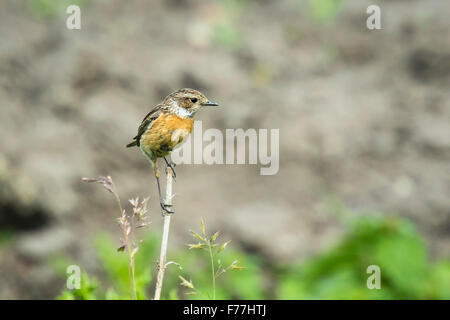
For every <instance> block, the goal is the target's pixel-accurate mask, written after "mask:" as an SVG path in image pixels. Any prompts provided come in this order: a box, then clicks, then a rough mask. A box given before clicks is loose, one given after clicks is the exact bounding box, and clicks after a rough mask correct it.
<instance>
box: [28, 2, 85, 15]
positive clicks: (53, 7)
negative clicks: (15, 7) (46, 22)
mask: <svg viewBox="0 0 450 320" xmlns="http://www.w3.org/2000/svg"><path fill="white" fill-rule="evenodd" d="M85 2H86V0H57V1H55V0H28V1H27V3H28V5H29V7H30V9H31V12H32V13H33V14H34V15H36V16H38V17H41V18H52V17H55V16H58V15H64V14H66V8H67V7H68V6H70V5H72V4H75V5H78V6H80V7H81V6H82V5H84V3H85Z"/></svg>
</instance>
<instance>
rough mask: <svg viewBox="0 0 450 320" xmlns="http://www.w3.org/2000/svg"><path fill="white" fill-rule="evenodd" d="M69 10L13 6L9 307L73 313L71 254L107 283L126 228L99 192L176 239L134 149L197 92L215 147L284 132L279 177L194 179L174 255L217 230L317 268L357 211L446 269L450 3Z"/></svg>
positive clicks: (5, 128)
mask: <svg viewBox="0 0 450 320" xmlns="http://www.w3.org/2000/svg"><path fill="white" fill-rule="evenodd" d="M56 2H57V1H51V2H49V1H43V0H41V1H38V0H36V1H31V0H30V1H24V0H22V1H18V0H2V1H1V2H0V39H1V40H0V101H1V102H0V103H1V109H0V135H1V139H0V146H1V154H0V232H1V234H3V235H5V234H6V235H8V237H9V236H12V237H13V238H14V240H13V242H12V244H11V245H9V246H4V247H0V298H2V299H16V298H53V297H54V296H55V295H57V294H58V292H59V290H60V288H61V283H60V281H59V280H56V278H55V275H54V273H53V271H52V270H51V269H50V268H49V267H48V264H47V263H46V261H47V260H46V259H47V258H48V257H50V256H52V255H54V254H57V253H61V252H64V253H66V254H68V255H70V256H71V257H73V258H74V259H75V261H79V262H80V264H82V265H83V266H85V267H86V268H88V269H89V270H90V271H92V272H95V270H96V268H97V264H96V259H95V252H94V249H93V248H92V241H91V239H92V237H93V236H95V235H96V234H97V233H98V232H101V231H109V232H111V233H113V234H118V227H117V225H116V223H115V217H116V216H118V210H117V209H116V207H115V203H114V200H113V198H112V197H111V196H110V195H109V194H107V193H106V192H105V191H104V190H102V188H100V187H96V186H92V185H86V184H83V183H82V182H81V177H83V176H88V177H96V176H98V175H111V176H112V177H113V179H114V181H115V183H116V185H117V188H118V190H119V192H120V195H121V197H122V199H123V200H126V199H128V198H130V197H134V196H137V195H139V196H141V197H142V196H147V195H149V196H150V197H151V204H150V215H151V220H152V223H153V224H152V231H159V230H160V227H159V226H160V225H161V220H162V219H161V214H160V210H159V204H158V200H157V189H156V184H155V181H154V179H153V177H152V172H151V169H150V166H149V163H148V161H147V160H146V159H145V158H144V157H143V156H142V155H141V153H140V152H139V151H138V150H137V149H132V150H130V149H125V148H124V145H125V144H126V143H127V142H129V140H130V138H131V137H133V136H134V135H135V133H136V130H137V126H138V125H139V123H140V121H141V120H142V118H143V116H144V115H145V114H146V113H147V112H148V111H149V110H150V108H151V107H153V106H154V105H156V104H157V103H159V102H160V101H161V100H162V99H163V98H164V97H165V96H166V95H167V94H168V93H170V92H172V91H174V90H176V89H178V88H182V87H192V88H195V89H199V90H201V91H202V92H204V93H205V94H206V95H207V96H208V97H209V98H210V99H212V100H214V101H217V102H219V103H220V105H221V107H220V109H213V110H212V109H210V110H205V111H203V112H201V113H200V114H199V115H198V117H197V119H199V120H202V121H203V129H204V130H205V129H207V128H219V129H221V130H225V128H244V129H247V128H256V129H259V128H269V129H270V128H279V129H280V170H279V172H278V174H277V175H274V176H261V175H259V168H258V166H254V165H213V166H208V165H184V166H178V167H177V174H178V178H177V182H176V184H175V186H174V188H175V193H176V197H175V200H174V202H175V210H176V215H175V217H174V219H173V224H172V228H173V229H172V231H171V239H170V246H172V247H175V246H177V245H182V244H183V243H186V242H188V239H189V233H188V230H189V229H196V228H198V224H199V220H200V217H203V218H204V219H205V221H206V222H207V223H208V225H209V229H210V230H216V229H219V230H221V231H222V232H224V233H225V234H227V236H228V238H231V239H233V244H234V245H235V246H238V247H241V248H243V249H245V250H251V251H254V252H258V253H260V254H262V255H264V256H265V257H267V258H268V259H279V260H280V261H293V260H298V259H304V258H306V257H308V256H310V255H312V254H314V253H316V252H320V251H321V250H323V249H325V248H328V247H330V246H332V245H333V244H334V243H335V242H336V241H337V239H339V237H340V235H342V233H343V231H344V229H345V228H344V227H343V226H342V224H341V223H340V221H339V217H338V214H337V213H336V209H335V208H336V207H340V206H343V207H344V206H345V207H347V208H349V209H350V210H351V212H352V213H351V214H355V215H358V214H387V215H389V214H398V215H400V216H403V217H407V218H409V219H411V220H412V221H414V222H415V223H417V225H418V227H419V230H420V232H421V233H422V234H423V235H424V236H425V238H426V240H427V242H428V245H429V247H430V249H431V254H432V255H433V257H435V258H436V257H442V256H445V255H448V253H449V252H450V241H449V240H450V220H449V213H450V202H449V194H450V179H449V177H450V165H449V160H450V126H449V123H450V100H449V97H450V94H449V92H450V91H449V85H450V41H449V34H450V19H449V17H450V2H449V1H446V0H421V1H419V0H417V1H415V0H411V1H406V0H405V1H400V0H398V1H387V0H385V1H381V0H378V1H375V0H371V1H366V0H358V1H356V0H353V1H350V0H346V1H344V0H343V1H334V2H331V3H332V4H333V5H332V6H331V7H330V6H327V3H329V2H330V1H328V2H324V1H319V2H317V3H319V4H314V3H311V2H308V1H301V0H281V1H268V0H266V1H250V0H249V1H195V0H171V1H137V0H130V1H120V0H111V1H88V0H86V1H83V2H81V3H80V2H79V1H78V2H77V1H73V2H70V1H61V2H59V3H58V4H57V5H56V4H55V3H56ZM71 3H78V4H80V5H81V10H82V11H81V12H82V14H81V19H82V28H81V30H68V29H67V28H66V26H65V19H66V17H67V14H66V13H65V9H66V7H67V5H68V4H71ZM320 3H321V4H320ZM323 3H325V5H324V4H323ZM370 4H377V5H379V6H380V7H381V10H382V30H374V31H370V30H368V29H367V28H366V18H367V16H368V15H367V14H366V8H367V7H368V6H369V5H370ZM353 212H354V213H353ZM4 237H7V236H4ZM58 281H59V282H58Z"/></svg>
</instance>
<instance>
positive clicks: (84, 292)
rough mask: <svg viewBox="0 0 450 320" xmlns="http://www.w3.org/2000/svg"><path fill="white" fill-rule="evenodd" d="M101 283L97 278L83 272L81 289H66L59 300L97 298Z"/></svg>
mask: <svg viewBox="0 0 450 320" xmlns="http://www.w3.org/2000/svg"><path fill="white" fill-rule="evenodd" d="M98 287H99V283H98V281H97V280H96V279H94V278H90V277H89V276H88V275H87V274H82V276H81V283H80V289H74V290H64V291H63V292H62V293H61V295H60V296H58V297H57V298H56V299H58V300H97V299H99V298H100V297H99V293H98Z"/></svg>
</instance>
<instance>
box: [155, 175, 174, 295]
mask: <svg viewBox="0 0 450 320" xmlns="http://www.w3.org/2000/svg"><path fill="white" fill-rule="evenodd" d="M172 181H173V178H172V169H171V168H170V167H167V179H166V201H165V203H166V204H168V205H171V204H172ZM163 215H164V226H163V235H162V242H161V254H160V256H159V262H158V275H157V277H156V288H155V300H160V298H161V289H162V285H163V279H164V271H165V270H166V260H167V259H166V255H167V242H168V239H169V227H170V218H171V216H172V215H171V214H169V213H166V212H163Z"/></svg>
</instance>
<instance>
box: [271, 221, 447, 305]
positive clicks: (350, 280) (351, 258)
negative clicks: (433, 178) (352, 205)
mask: <svg viewBox="0 0 450 320" xmlns="http://www.w3.org/2000/svg"><path fill="white" fill-rule="evenodd" d="M370 265H377V266H379V267H380V270H381V289H380V290H377V289H373V290H370V289H368V288H367V286H366V282H367V279H368V277H369V276H370V275H371V274H367V273H366V270H367V267H368V266H370ZM449 273H450V268H449V264H448V263H440V264H437V265H436V266H430V263H429V262H428V259H427V249H426V247H425V245H424V243H423V240H422V239H421V238H420V236H419V234H418V233H417V232H416V230H415V228H414V226H413V225H412V224H411V223H409V222H407V221H404V220H399V219H394V218H381V217H380V218H361V219H360V220H357V221H356V222H354V224H353V226H352V227H351V230H350V232H349V233H348V235H347V236H346V237H345V239H344V240H343V241H342V242H341V243H340V244H339V245H338V246H336V247H335V248H334V249H332V250H330V251H329V252H327V253H325V254H323V255H321V256H319V257H316V258H313V259H311V260H309V261H307V262H306V263H303V264H298V265H296V266H293V267H288V268H286V269H285V271H284V273H283V275H282V276H281V281H280V287H279V298H280V299H433V298H435V299H448V298H449V297H450V295H449V294H448V283H450V282H448V277H449ZM437 279H439V280H437ZM445 279H447V285H442V283H445Z"/></svg>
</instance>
